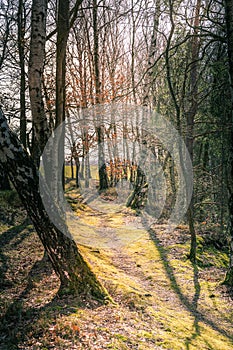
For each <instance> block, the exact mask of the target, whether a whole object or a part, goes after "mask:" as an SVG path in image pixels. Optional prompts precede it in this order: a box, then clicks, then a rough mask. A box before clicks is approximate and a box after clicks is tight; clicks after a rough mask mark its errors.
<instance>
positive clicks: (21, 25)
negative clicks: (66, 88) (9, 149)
mask: <svg viewBox="0 0 233 350" xmlns="http://www.w3.org/2000/svg"><path fill="white" fill-rule="evenodd" d="M17 19H18V51H19V65H20V141H21V143H22V144H23V145H24V147H25V148H26V147H27V120H26V96H25V91H26V72H25V30H26V18H25V9H24V2H23V0H19V4H18V18H17Z"/></svg>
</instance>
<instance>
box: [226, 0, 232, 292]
mask: <svg viewBox="0 0 233 350" xmlns="http://www.w3.org/2000/svg"><path fill="white" fill-rule="evenodd" d="M224 4H225V20H226V33H227V47H228V62H229V78H230V90H231V110H230V122H231V137H230V149H229V158H228V192H229V198H228V206H229V234H230V237H231V243H230V264H229V269H228V272H227V275H226V278H225V283H226V284H228V285H230V286H233V3H232V1H231V0H225V3H224Z"/></svg>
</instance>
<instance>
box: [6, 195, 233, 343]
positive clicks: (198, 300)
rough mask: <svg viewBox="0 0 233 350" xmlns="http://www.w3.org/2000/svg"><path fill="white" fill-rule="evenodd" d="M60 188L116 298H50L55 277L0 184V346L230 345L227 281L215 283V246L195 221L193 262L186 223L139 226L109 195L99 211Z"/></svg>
mask: <svg viewBox="0 0 233 350" xmlns="http://www.w3.org/2000/svg"><path fill="white" fill-rule="evenodd" d="M67 197H68V201H69V202H70V203H71V205H72V206H73V209H74V213H75V215H77V216H78V223H77V227H75V223H73V226H72V229H73V231H74V232H73V234H74V235H75V234H76V237H75V239H76V240H77V242H79V243H80V239H81V238H80V236H82V234H83V235H84V233H85V237H86V236H87V237H88V236H89V237H90V239H89V240H86V241H85V242H84V244H83V245H79V248H80V250H81V252H82V254H83V256H84V257H85V258H86V260H87V261H88V262H89V263H90V265H91V267H92V269H93V270H94V271H95V272H96V274H97V275H98V276H99V278H100V280H101V281H102V283H103V284H104V285H105V286H106V288H107V289H108V291H109V293H110V294H111V296H112V297H113V299H114V301H115V304H109V305H104V306H100V305H99V304H98V303H97V302H95V301H94V300H84V299H82V298H74V297H72V296H69V295H66V296H63V298H61V297H60V298H59V297H58V295H57V292H58V289H59V280H58V278H57V277H56V275H55V274H54V272H53V270H52V268H51V266H50V264H49V262H48V261H47V259H46V256H44V252H43V247H42V245H41V243H40V242H39V239H38V238H37V235H36V233H35V231H34V229H33V227H32V225H31V224H30V222H29V220H28V219H27V216H26V213H25V212H24V211H23V209H22V208H21V206H20V202H19V201H18V198H17V196H16V195H15V194H12V193H1V194H0V203H1V206H0V207H1V209H0V219H1V224H0V313H1V314H0V317H1V319H0V349H2V350H4V349H6V350H8V349H9V350H11V349H12V350H13V349H25V350H26V349H32V350H34V349H35V350H36V349H44V350H46V349H64V350H66V349H90V350H95V349H96V350H101V349H117V350H124V349H138V350H148V349H153V350H156V349H157V350H159V349H167V350H168V349H170V350H212V349H213V350H231V349H232V348H233V331H232V325H233V300H232V291H231V290H229V289H227V288H226V287H225V286H223V285H222V284H221V282H222V281H223V279H224V275H225V272H226V268H227V264H228V257H227V250H225V248H224V247H221V248H220V247H216V245H214V244H212V241H211V240H209V241H208V239H207V238H206V237H207V233H206V232H204V230H202V231H203V232H201V229H200V230H199V232H198V237H199V238H198V263H197V265H192V264H191V263H190V261H189V260H188V258H187V256H188V252H189V243H190V235H189V232H188V229H187V227H186V226H185V225H181V226H179V227H178V228H176V229H175V230H170V229H169V228H168V226H167V225H166V223H164V224H160V225H158V224H155V225H152V226H151V227H150V228H148V227H149V226H148V225H146V224H145V218H144V221H143V220H142V218H141V217H140V216H138V214H137V213H135V212H133V211H131V210H129V209H126V208H124V207H122V206H118V204H117V205H116V207H115V209H114V210H112V211H109V210H108V207H109V201H110V199H109V198H107V199H106V198H104V199H103V201H102V202H101V203H102V204H101V206H102V207H101V210H102V212H101V213H100V208H99V207H98V208H97V209H96V206H89V205H86V204H85V203H83V202H82V201H81V200H80V196H79V195H78V193H77V192H76V191H75V190H74V191H68V192H67ZM104 203H106V204H104ZM113 204H114V203H113ZM112 208H113V207H112ZM103 209H106V210H103ZM80 227H81V228H82V229H83V233H81V234H80V232H79V229H80ZM216 229H217V228H216ZM75 230H77V232H76V233H75ZM214 230H215V228H214V227H212V231H210V230H209V232H210V233H209V235H210V234H211V235H213V234H214ZM207 242H208V244H207Z"/></svg>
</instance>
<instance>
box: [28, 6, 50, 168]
mask: <svg viewBox="0 0 233 350" xmlns="http://www.w3.org/2000/svg"><path fill="white" fill-rule="evenodd" d="M47 6H48V1H47V0H33V2H32V17H31V42H30V57H29V69H28V78H29V94H30V102H31V113H32V127H33V136H32V147H31V148H32V156H33V158H34V160H35V164H37V165H38V166H39V163H40V156H41V154H42V152H43V149H44V147H45V145H46V142H47V141H48V138H49V129H48V123H47V117H46V114H45V109H44V102H43V91H42V78H43V70H44V61H45V43H46V18H47Z"/></svg>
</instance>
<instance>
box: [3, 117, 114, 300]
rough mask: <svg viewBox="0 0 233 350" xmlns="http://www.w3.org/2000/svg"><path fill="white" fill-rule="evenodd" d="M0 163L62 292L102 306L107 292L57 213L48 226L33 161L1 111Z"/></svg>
mask: <svg viewBox="0 0 233 350" xmlns="http://www.w3.org/2000/svg"><path fill="white" fill-rule="evenodd" d="M0 163H1V165H2V166H3V167H4V169H5V170H6V171H7V173H8V175H9V177H10V179H11V181H12V183H13V185H14V187H15V189H16V190H17V192H18V194H19V197H20V199H21V200H22V203H23V205H24V206H25V208H26V210H27V213H28V215H29V217H30V218H31V220H32V222H33V224H34V226H35V229H36V231H37V233H38V236H39V238H40V240H41V242H42V244H43V246H44V248H45V251H46V252H47V253H48V256H49V258H50V260H51V262H52V265H53V268H54V270H55V272H56V274H57V275H58V276H59V278H60V281H61V290H64V288H65V289H66V290H67V291H69V292H72V293H74V294H82V295H85V296H92V297H94V298H96V299H98V300H101V301H102V302H104V301H105V300H106V299H108V294H107V292H106V290H105V289H104V287H103V286H102V285H101V284H100V282H99V281H98V279H97V277H96V276H95V274H94V273H93V272H92V271H91V269H90V267H89V266H88V264H87V263H86V261H85V260H84V259H83V257H82V255H81V254H80V252H79V250H78V248H77V245H76V243H75V242H74V240H73V239H72V238H71V235H70V234H69V231H68V228H67V226H66V225H65V223H64V222H63V220H62V219H61V218H60V217H59V214H58V213H57V216H56V217H57V218H58V223H57V225H56V226H55V225H54V224H53V223H52V222H51V220H50V218H49V216H48V214H47V212H46V210H45V208H44V205H43V202H42V198H41V195H40V192H39V176H38V170H37V169H36V166H35V164H34V162H33V160H32V158H31V157H30V156H29V155H28V153H27V152H26V151H25V150H24V149H23V148H22V146H21V144H20V142H19V140H18V139H17V137H16V136H15V134H13V133H12V132H11V130H10V129H9V127H8V124H7V121H6V119H5V117H4V115H3V113H2V111H1V110H0ZM46 200H48V201H50V202H51V203H50V202H49V205H50V208H51V210H52V211H54V213H53V214H55V215H56V206H55V205H54V203H53V201H52V199H51V198H50V196H49V193H48V192H47V193H46Z"/></svg>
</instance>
